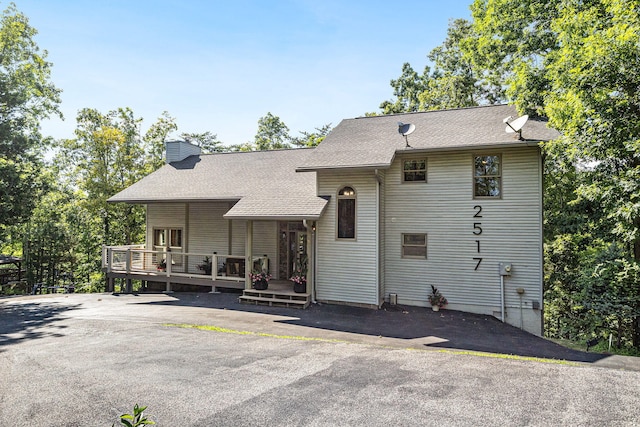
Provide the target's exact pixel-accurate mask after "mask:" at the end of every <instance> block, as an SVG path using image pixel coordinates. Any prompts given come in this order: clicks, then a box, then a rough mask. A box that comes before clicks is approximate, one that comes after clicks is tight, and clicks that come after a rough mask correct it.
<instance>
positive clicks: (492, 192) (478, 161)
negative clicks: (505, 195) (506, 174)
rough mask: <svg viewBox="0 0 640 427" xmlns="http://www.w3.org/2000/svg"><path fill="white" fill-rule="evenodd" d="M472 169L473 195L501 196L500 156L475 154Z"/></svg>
mask: <svg viewBox="0 0 640 427" xmlns="http://www.w3.org/2000/svg"><path fill="white" fill-rule="evenodd" d="M473 169H474V171H473V196H474V197H501V196H502V185H501V184H502V176H501V173H502V168H501V159H500V156H475V158H474V168H473Z"/></svg>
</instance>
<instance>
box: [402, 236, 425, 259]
mask: <svg viewBox="0 0 640 427" xmlns="http://www.w3.org/2000/svg"><path fill="white" fill-rule="evenodd" d="M402 258H417V259H426V258H427V235H426V234H403V235H402Z"/></svg>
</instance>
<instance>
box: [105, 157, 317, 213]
mask: <svg viewBox="0 0 640 427" xmlns="http://www.w3.org/2000/svg"><path fill="white" fill-rule="evenodd" d="M309 151H310V150H305V149H298V150H280V151H255V152H246V153H220V154H205V155H201V156H199V157H198V156H191V157H188V158H186V159H185V160H182V161H180V162H175V163H171V164H169V165H164V166H163V167H162V168H160V169H158V170H157V171H155V172H153V173H152V174H150V175H148V176H146V177H145V178H143V179H142V180H140V181H138V182H137V183H135V184H133V185H132V186H130V187H128V188H126V189H124V190H123V191H121V192H120V193H118V194H116V195H115V196H113V197H111V198H110V199H109V202H128V203H141V204H143V203H153V202H197V201H225V200H228V201H238V200H240V202H238V203H237V204H236V205H235V206H234V207H233V208H232V209H231V210H230V211H229V212H228V213H227V214H226V215H225V217H227V218H253V219H303V218H307V219H314V218H319V217H320V215H321V214H322V211H323V209H324V206H325V205H326V203H327V201H326V200H324V199H322V198H320V197H317V196H316V174H315V173H296V171H295V169H296V167H297V166H298V165H299V164H300V163H301V162H302V159H303V158H305V157H306V156H307V155H308V154H309Z"/></svg>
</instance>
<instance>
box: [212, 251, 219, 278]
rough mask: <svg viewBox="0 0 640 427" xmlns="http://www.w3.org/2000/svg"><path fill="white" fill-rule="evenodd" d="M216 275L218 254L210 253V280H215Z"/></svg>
mask: <svg viewBox="0 0 640 427" xmlns="http://www.w3.org/2000/svg"><path fill="white" fill-rule="evenodd" d="M217 275H218V255H216V254H215V253H214V254H213V255H211V280H216V276H217Z"/></svg>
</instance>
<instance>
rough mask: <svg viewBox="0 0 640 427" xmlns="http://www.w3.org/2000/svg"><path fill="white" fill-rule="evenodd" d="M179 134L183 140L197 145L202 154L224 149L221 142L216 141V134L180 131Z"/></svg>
mask: <svg viewBox="0 0 640 427" xmlns="http://www.w3.org/2000/svg"><path fill="white" fill-rule="evenodd" d="M180 136H181V137H182V138H183V139H184V140H185V141H188V142H190V143H192V144H195V145H197V146H199V147H200V149H201V150H202V153H203V154H210V153H220V152H222V151H224V147H223V146H222V142H220V141H218V135H215V134H213V133H211V132H208V131H207V132H203V133H182V134H180Z"/></svg>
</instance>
